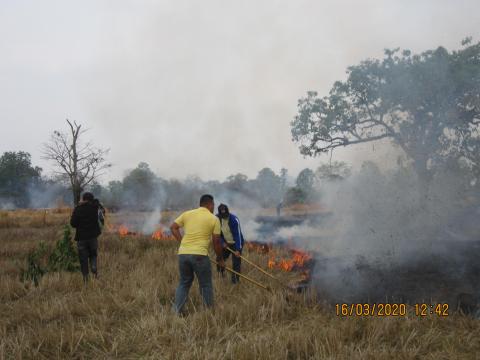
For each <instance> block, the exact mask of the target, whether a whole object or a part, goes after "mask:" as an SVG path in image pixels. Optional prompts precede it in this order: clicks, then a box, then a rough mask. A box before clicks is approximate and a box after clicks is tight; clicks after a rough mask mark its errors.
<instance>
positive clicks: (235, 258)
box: [217, 204, 245, 284]
mask: <svg viewBox="0 0 480 360" xmlns="http://www.w3.org/2000/svg"><path fill="white" fill-rule="evenodd" d="M217 217H218V218H219V219H220V228H221V234H220V238H221V240H222V247H223V260H224V261H225V260H226V259H228V257H229V256H230V254H231V255H232V267H233V270H235V271H236V272H238V273H240V272H241V265H242V259H241V257H240V256H241V254H242V249H243V244H244V243H245V240H244V238H243V234H242V229H241V227H240V220H239V219H238V217H237V216H235V215H234V214H232V213H230V211H229V209H228V206H227V205H225V204H220V205H219V206H218V214H217ZM229 249H230V250H231V251H230V250H229ZM232 251H233V253H232ZM217 270H218V271H219V272H220V273H221V274H222V276H223V275H224V270H225V269H224V268H223V267H217ZM239 281H240V276H238V275H236V274H234V273H232V283H234V284H236V283H238V282H239Z"/></svg>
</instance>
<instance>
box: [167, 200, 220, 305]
mask: <svg viewBox="0 0 480 360" xmlns="http://www.w3.org/2000/svg"><path fill="white" fill-rule="evenodd" d="M214 208H215V204H214V200H213V196H212V195H208V194H206V195H202V197H201V198H200V207H198V208H197V209H193V210H189V211H186V212H184V213H183V214H181V215H180V216H179V217H178V218H177V219H175V221H174V223H173V224H172V225H171V226H170V229H171V231H172V234H173V236H174V237H175V238H176V239H177V240H178V241H180V242H181V243H180V247H179V249H178V267H179V273H180V281H179V284H178V287H177V290H176V292H175V305H174V310H175V312H176V313H177V314H181V313H182V310H183V307H184V305H185V303H186V301H187V298H188V292H189V290H190V287H191V286H192V282H193V279H194V277H195V276H197V279H198V285H199V287H200V294H201V295H202V298H203V302H204V304H205V305H206V306H207V307H212V306H213V285H212V269H211V265H210V259H209V257H208V248H209V246H210V242H212V241H213V247H214V249H215V253H216V254H217V257H221V256H222V245H221V240H220V221H219V220H218V218H217V217H216V216H215V215H213V210H214ZM180 228H183V230H184V235H183V237H182V235H181V233H180ZM219 266H220V267H221V268H223V267H224V266H225V265H224V261H223V258H222V259H221V260H219Z"/></svg>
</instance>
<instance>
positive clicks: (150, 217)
mask: <svg viewBox="0 0 480 360" xmlns="http://www.w3.org/2000/svg"><path fill="white" fill-rule="evenodd" d="M161 218H162V210H161V209H160V208H159V207H158V208H156V209H155V210H154V211H152V212H151V213H149V214H146V215H145V218H144V223H143V225H142V233H143V234H151V233H153V232H154V231H155V230H156V229H158V227H159V225H160V220H161Z"/></svg>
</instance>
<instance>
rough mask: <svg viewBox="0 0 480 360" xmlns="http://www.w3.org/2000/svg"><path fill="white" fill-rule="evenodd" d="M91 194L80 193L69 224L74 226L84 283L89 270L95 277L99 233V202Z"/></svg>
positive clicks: (96, 274) (96, 272) (96, 273)
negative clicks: (79, 200) (78, 201)
mask: <svg viewBox="0 0 480 360" xmlns="http://www.w3.org/2000/svg"><path fill="white" fill-rule="evenodd" d="M95 200H96V199H95V198H94V197H93V194H92V193H90V192H85V193H83V195H82V201H81V202H80V203H79V204H78V205H77V206H76V207H75V209H74V210H73V213H72V217H71V219H70V225H72V227H73V228H75V230H76V231H75V241H76V242H77V249H78V257H79V259H80V268H81V270H82V275H83V280H84V282H85V283H86V282H87V281H88V278H89V264H90V271H91V272H92V274H93V275H94V276H95V277H97V276H98V269H97V250H98V239H97V238H98V236H99V235H100V234H101V229H100V221H101V220H103V217H102V219H101V220H99V213H100V212H101V211H102V209H103V206H102V209H100V206H101V205H100V203H99V202H98V200H97V201H95Z"/></svg>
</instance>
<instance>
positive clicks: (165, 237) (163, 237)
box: [152, 228, 175, 240]
mask: <svg viewBox="0 0 480 360" xmlns="http://www.w3.org/2000/svg"><path fill="white" fill-rule="evenodd" d="M152 239H153V240H174V239H175V238H174V237H173V235H167V234H165V232H164V231H163V229H161V228H159V229H157V230H156V231H155V232H154V233H153V234H152Z"/></svg>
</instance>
